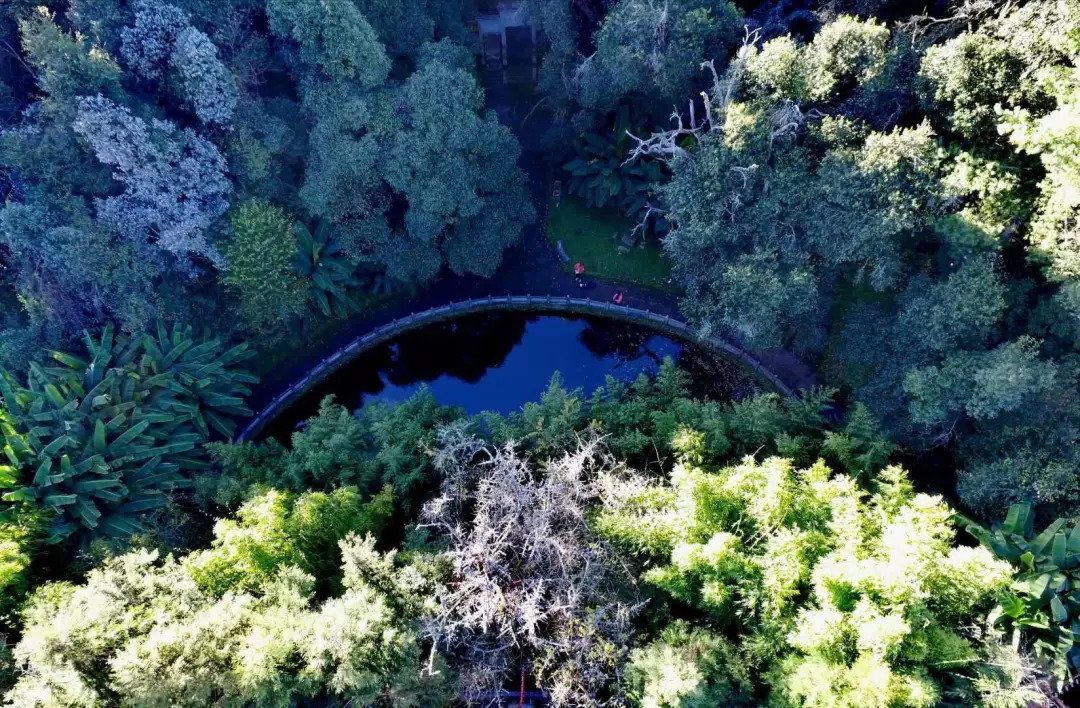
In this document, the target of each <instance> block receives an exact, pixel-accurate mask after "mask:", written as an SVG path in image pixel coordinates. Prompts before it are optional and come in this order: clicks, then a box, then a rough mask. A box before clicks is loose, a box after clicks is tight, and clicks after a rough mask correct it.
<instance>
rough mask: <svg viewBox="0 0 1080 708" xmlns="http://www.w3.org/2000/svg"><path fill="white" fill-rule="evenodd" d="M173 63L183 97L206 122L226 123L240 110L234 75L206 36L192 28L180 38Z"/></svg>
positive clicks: (174, 49) (175, 47) (173, 56)
mask: <svg viewBox="0 0 1080 708" xmlns="http://www.w3.org/2000/svg"><path fill="white" fill-rule="evenodd" d="M170 61H171V64H172V66H173V70H174V71H175V72H176V76H177V83H178V84H179V89H180V95H181V96H182V97H183V98H184V100H185V101H186V102H187V103H189V104H190V105H191V108H192V110H193V111H194V112H195V115H197V116H198V117H199V119H200V120H202V121H203V122H204V123H219V124H225V123H228V122H229V121H231V120H232V117H233V112H234V111H235V110H236V102H237V91H236V83H235V82H234V81H233V77H232V74H230V73H229V70H228V69H227V68H226V67H225V65H224V64H222V63H221V60H220V59H218V53H217V47H215V46H214V43H213V42H211V41H210V38H209V37H207V36H206V35H205V34H203V33H202V32H200V31H199V30H197V29H195V28H194V27H188V28H187V29H185V30H184V31H183V32H181V33H180V36H179V37H177V39H176V45H175V46H174V47H173V51H172V57H171V60H170Z"/></svg>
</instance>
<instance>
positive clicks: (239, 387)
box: [0, 325, 258, 542]
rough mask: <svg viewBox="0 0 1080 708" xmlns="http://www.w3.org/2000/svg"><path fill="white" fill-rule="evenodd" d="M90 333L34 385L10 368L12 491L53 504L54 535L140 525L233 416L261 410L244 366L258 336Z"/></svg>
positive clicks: (2, 423) (7, 474)
mask: <svg viewBox="0 0 1080 708" xmlns="http://www.w3.org/2000/svg"><path fill="white" fill-rule="evenodd" d="M84 341H85V345H86V350H87V354H88V356H87V357H86V358H81V357H78V356H73V355H71V354H67V353H64V352H54V353H52V355H51V358H52V360H53V361H52V362H49V363H46V364H44V365H42V364H38V363H34V364H31V366H30V370H29V372H28V376H27V379H26V382H25V384H22V383H20V382H17V381H16V380H15V379H14V377H12V376H11V375H10V374H8V373H7V372H4V374H3V376H0V395H2V397H3V408H2V409H0V432H2V434H3V438H4V447H3V452H4V456H5V457H6V458H7V462H9V463H10V464H9V465H4V466H0V487H8V488H9V489H10V491H8V492H7V493H6V494H4V496H3V499H4V501H7V502H11V503H28V504H34V505H36V506H39V507H43V508H45V509H47V510H49V511H50V512H51V513H52V515H53V517H54V520H53V523H52V527H51V528H50V533H49V540H50V541H51V542H58V541H61V540H63V539H65V538H67V537H69V536H71V535H72V534H75V533H77V532H83V531H85V532H89V533H104V534H107V535H112V536H122V535H127V534H131V533H134V532H136V531H138V530H139V529H140V528H141V527H140V526H139V522H138V517H139V515H140V514H143V513H145V512H147V511H150V510H153V509H155V508H157V507H159V506H161V505H162V504H164V503H165V501H166V499H167V494H168V493H169V492H171V491H172V490H175V489H178V488H181V487H184V486H187V485H188V484H189V479H188V475H189V474H190V472H191V471H192V470H198V469H203V468H205V467H207V463H206V461H205V460H204V459H203V457H204V454H203V451H202V443H203V442H205V441H206V440H208V439H209V438H210V437H211V436H212V435H217V436H220V437H224V438H230V437H232V435H233V432H234V430H235V423H234V422H233V419H234V418H237V417H244V416H248V415H251V411H250V409H249V408H248V407H247V406H246V405H245V403H244V396H245V395H247V394H249V393H250V390H249V389H248V387H247V385H248V384H251V383H255V382H257V381H258V378H257V377H255V376H253V375H251V374H250V373H248V372H246V371H244V370H242V369H240V368H238V367H237V365H238V364H240V363H241V362H243V361H245V360H246V359H249V358H250V357H251V356H253V353H252V352H250V351H249V350H248V348H247V345H246V344H241V345H239V346H235V347H232V348H227V347H226V346H225V344H224V343H223V342H221V341H220V340H218V339H211V338H202V339H196V338H194V337H193V336H192V333H191V328H190V327H180V326H174V327H173V328H172V329H171V330H169V329H167V328H166V327H165V326H164V325H159V326H158V328H157V331H156V332H155V333H154V334H140V335H136V336H114V332H113V329H112V327H111V326H109V327H106V328H105V329H104V330H103V331H102V333H101V336H100V337H98V338H96V339H95V338H94V337H93V336H91V335H90V334H87V335H86V336H85V339H84ZM54 362H55V364H54ZM20 480H24V483H23V484H22V485H19V481H20Z"/></svg>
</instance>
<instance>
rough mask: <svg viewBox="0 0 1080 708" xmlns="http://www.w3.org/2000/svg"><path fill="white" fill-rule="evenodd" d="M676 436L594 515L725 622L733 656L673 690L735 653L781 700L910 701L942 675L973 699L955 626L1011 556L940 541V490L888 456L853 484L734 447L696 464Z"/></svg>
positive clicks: (737, 665) (946, 538) (984, 603)
mask: <svg viewBox="0 0 1080 708" xmlns="http://www.w3.org/2000/svg"><path fill="white" fill-rule="evenodd" d="M679 450H680V464H678V465H677V466H676V468H675V469H674V470H673V471H672V473H671V477H670V481H669V482H664V483H657V482H655V481H648V482H646V481H644V480H642V481H630V482H623V483H622V486H619V485H615V486H614V487H613V490H614V491H613V494H612V495H611V496H610V497H609V498H608V499H607V500H606V502H605V505H604V508H603V509H602V510H601V511H600V513H599V515H598V518H597V525H598V529H599V530H600V531H601V533H602V534H603V535H605V536H607V537H609V538H611V539H612V540H613V541H614V542H616V543H618V544H621V545H623V546H625V547H626V548H628V549H633V550H634V551H635V552H637V553H639V554H642V555H643V556H645V557H647V558H648V559H650V560H651V562H649V563H646V565H645V567H646V568H647V570H645V572H644V574H643V575H642V579H643V580H644V581H645V582H647V583H650V584H653V585H655V586H657V587H658V588H660V589H662V590H663V591H664V592H665V593H666V594H667V595H669V596H670V597H671V598H672V600H674V601H677V602H678V603H681V604H684V605H689V606H692V607H696V608H699V609H700V610H701V611H703V612H705V613H707V614H708V615H710V616H711V617H712V618H713V621H714V622H715V623H716V624H717V625H718V626H720V627H724V628H726V630H727V632H728V634H729V636H731V635H732V633H733V634H734V636H736V637H738V646H739V649H738V650H737V654H736V655H738V656H740V660H738V661H735V662H732V663H731V664H726V665H721V666H715V665H714V666H715V668H714V669H713V672H714V673H713V674H712V676H711V677H709V675H708V674H706V675H702V674H700V673H699V674H697V676H693V675H691V680H689V681H686V680H685V679H684V681H686V683H685V684H684V686H685V688H682V690H683V691H684V692H685V694H688V695H687V697H688V698H689V697H690V696H692V695H693V693H692V692H693V691H695V690H697V691H704V690H708V689H709V688H712V689H713V690H717V689H719V690H726V691H727V692H728V693H729V694H730V692H731V691H732V689H733V688H735V687H736V686H738V682H739V680H740V677H741V676H742V677H745V674H740V672H742V671H745V668H741V666H743V664H742V662H746V663H747V664H749V665H750V666H753V667H755V669H756V671H755V675H756V676H759V677H761V678H762V679H764V680H765V681H766V682H767V683H768V684H769V686H770V688H771V694H772V696H773V697H774V700H775V701H777V702H778V703H779V704H781V705H787V704H792V705H804V704H806V703H807V702H812V703H815V704H822V705H881V706H885V705H911V706H923V705H932V704H934V703H936V702H937V701H939V700H941V699H942V698H943V697H944V691H945V690H946V689H947V690H949V691H959V692H960V693H961V695H964V696H966V700H967V701H968V702H970V703H972V704H975V703H980V702H981V697H980V695H979V694H980V692H981V688H980V686H979V685H977V684H975V683H974V682H972V681H971V680H970V679H969V677H970V676H971V675H972V671H973V670H974V669H975V667H978V666H979V665H980V664H985V663H986V662H987V660H988V657H987V656H986V655H985V654H980V651H979V644H978V642H975V641H973V638H972V637H971V635H968V636H964V634H965V632H966V627H967V626H968V623H969V622H970V621H971V620H972V619H976V620H978V619H979V618H980V613H985V612H986V611H987V610H988V609H989V608H990V607H991V605H992V604H993V602H994V599H995V597H996V593H997V592H998V590H1000V589H1001V588H1003V587H1004V586H1005V585H1006V584H1007V583H1008V581H1009V578H1010V570H1009V568H1008V566H1006V565H1004V564H1003V563H1001V562H1000V561H997V560H995V559H994V558H993V556H992V555H991V554H990V553H989V552H987V551H985V550H984V549H981V548H980V549H972V548H968V547H958V548H952V547H950V546H951V543H952V541H953V537H954V533H955V532H954V531H953V529H952V527H951V524H950V517H951V512H950V510H949V509H948V507H947V506H946V505H945V504H944V502H943V501H942V500H941V499H940V498H935V497H929V496H927V495H922V494H915V492H914V490H913V488H912V485H911V483H910V482H909V481H908V479H907V476H906V473H904V472H903V471H902V470H900V469H899V468H889V469H887V470H885V471H884V472H883V473H882V475H881V476H880V478H879V479H878V481H877V486H876V491H875V493H874V494H873V495H872V496H870V497H869V498H868V499H867V498H865V495H864V494H863V492H862V491H861V490H860V489H859V488H858V486H857V485H856V483H855V482H854V481H853V480H852V479H850V478H847V477H842V476H841V477H834V476H832V475H831V474H830V471H829V469H828V468H827V467H825V466H824V464H821V463H819V464H817V465H815V466H814V467H811V468H809V469H806V470H799V471H796V470H795V469H794V468H793V467H792V465H791V464H790V463H789V462H787V461H784V460H781V459H777V458H773V459H769V460H766V461H764V462H760V463H759V462H756V461H754V460H752V459H747V460H746V461H744V462H743V463H742V464H741V465H738V466H736V467H732V468H727V469H722V470H717V471H715V472H712V471H706V470H705V469H703V468H701V467H700V464H701V459H702V453H703V452H704V448H703V446H702V441H701V437H700V436H699V435H697V434H695V433H692V432H689V431H687V432H684V433H682V434H681V435H680V442H679ZM981 616H985V614H983V615H981ZM698 641H701V639H699V640H698ZM650 651H656V649H655V648H653V649H650ZM669 651H670V650H669ZM713 651H719V652H722V653H727V654H732V653H736V652H735V650H733V649H732V648H725V647H724V646H723V645H720V646H719V647H717V648H716V649H714V650H713ZM722 655H723V654H722ZM668 656H670V657H672V658H671V659H669V660H668V661H673V660H674V656H677V655H673V654H668ZM703 658H704V657H703ZM683 661H685V659H683ZM714 661H715V659H714ZM670 665H671V666H675V664H674V663H672V664H670ZM684 666H685V664H684ZM945 666H948V667H949V668H948V669H945V670H944V671H943V670H942V669H943V667H945ZM682 671H686V669H685V668H684V669H682ZM693 679H696V681H695V680H693ZM707 679H711V681H712V682H713V685H712V686H711V687H710V686H709V683H707V682H706V680H707ZM733 684H734V685H733ZM996 688H997V689H1000V688H1001V687H996ZM654 690H655V689H654ZM669 690H671V689H669ZM1000 692H1001V691H1000V690H995V692H994V693H991V694H990V696H987V699H989V698H990V697H991V696H992V695H994V694H995V693H1000ZM1020 695H1027V696H1030V695H1031V693H1030V692H1027V693H1026V694H1024V693H1021V694H1020ZM668 700H671V699H668ZM728 700H732V701H738V695H737V694H735V695H729V698H728ZM670 704H675V703H674V701H671V703H670Z"/></svg>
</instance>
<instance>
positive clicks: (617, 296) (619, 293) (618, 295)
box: [611, 290, 623, 305]
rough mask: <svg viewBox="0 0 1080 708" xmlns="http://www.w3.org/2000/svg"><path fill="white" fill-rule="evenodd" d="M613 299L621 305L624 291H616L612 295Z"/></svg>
mask: <svg viewBox="0 0 1080 708" xmlns="http://www.w3.org/2000/svg"><path fill="white" fill-rule="evenodd" d="M611 299H612V301H614V303H615V304H616V305H621V304H622V301H623V294H622V291H621V290H617V291H615V294H614V295H612V296H611Z"/></svg>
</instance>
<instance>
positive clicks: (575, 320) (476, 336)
mask: <svg viewBox="0 0 1080 708" xmlns="http://www.w3.org/2000/svg"><path fill="white" fill-rule="evenodd" d="M666 357H671V358H672V359H674V360H675V361H676V363H677V364H679V366H680V367H682V368H684V369H686V370H687V371H688V372H689V373H690V374H691V378H692V382H693V384H692V391H693V393H694V394H695V395H697V396H704V397H708V398H711V399H714V400H730V399H732V398H740V397H742V396H743V395H746V394H747V393H750V392H753V391H754V390H756V389H755V387H754V384H753V383H752V382H751V381H750V380H749V379H748V378H747V376H746V375H745V372H744V371H742V370H741V369H740V367H739V366H738V365H736V364H734V363H733V362H731V361H729V360H726V359H723V358H720V357H718V356H717V355H715V354H714V353H712V352H710V351H708V350H706V349H703V348H700V347H697V346H695V345H693V344H690V343H685V342H679V341H676V340H674V339H672V338H670V337H667V336H665V335H662V334H658V333H656V332H655V331H653V330H650V329H648V328H645V327H641V326H638V325H633V324H628V323H624V322H617V321H614V320H607V319H602V318H594V317H565V316H555V315H530V314H526V313H516V312H504V313H489V314H482V315H470V316H466V317H461V318H458V319H455V320H452V321H449V322H444V323H440V324H435V325H431V326H428V327H425V328H423V329H420V330H417V331H415V332H410V333H407V334H404V335H402V336H401V337H398V338H397V339H395V340H393V341H391V342H388V343H386V344H383V345H380V346H378V347H376V348H374V349H372V350H371V351H369V352H366V353H364V354H361V355H360V356H358V357H356V358H355V359H353V360H352V361H351V362H349V363H348V364H346V365H345V366H343V367H342V368H340V369H338V370H337V371H336V372H334V373H333V374H331V376H330V377H329V378H327V379H326V380H324V381H322V382H321V383H319V384H317V385H316V386H314V387H313V388H312V389H311V390H310V391H308V392H307V393H306V394H305V395H303V396H302V397H301V398H299V399H298V400H297V402H296V403H294V404H293V405H292V406H291V407H289V408H288V409H287V410H285V411H284V412H283V413H282V414H281V415H280V416H278V418H277V419H276V420H275V421H274V422H273V423H272V424H271V425H270V426H269V428H268V429H267V435H272V436H273V437H276V438H278V439H279V440H282V441H283V442H285V441H287V440H288V438H289V436H290V434H291V432H292V431H293V430H295V429H296V427H297V425H299V424H300V423H302V421H304V420H306V419H307V418H309V417H310V416H312V415H314V414H315V412H316V411H317V410H318V407H319V402H320V401H321V400H322V399H323V398H324V397H326V396H328V395H331V394H332V395H334V396H335V397H336V399H337V401H338V402H339V403H341V404H342V405H344V406H346V407H347V408H349V409H356V408H359V407H361V406H363V405H365V404H367V403H371V402H372V401H382V402H385V403H390V404H393V403H400V402H402V401H404V400H406V399H407V398H409V397H410V396H411V395H413V394H414V393H416V391H417V390H419V389H420V387H421V386H424V385H426V386H428V388H429V389H430V390H431V392H432V393H433V394H434V396H435V398H436V399H437V400H438V401H439V402H440V403H442V404H444V405H453V406H460V407H462V408H464V409H465V410H466V411H467V412H468V413H480V412H482V411H496V412H499V413H504V414H505V413H510V412H512V411H515V410H518V409H519V408H520V407H521V406H522V405H523V404H524V403H526V402H528V401H534V400H537V399H539V397H540V395H541V394H542V393H543V391H544V390H545V389H546V388H547V386H548V383H549V381H550V380H551V376H552V374H553V373H554V372H556V371H558V372H560V374H561V375H562V379H563V385H564V386H565V387H566V388H568V389H574V388H581V389H583V391H584V392H585V394H586V395H588V394H590V393H592V392H593V391H594V390H596V389H597V388H599V387H600V386H603V385H604V381H605V378H606V377H607V376H608V375H611V376H613V377H615V378H617V379H619V380H622V381H627V382H629V381H632V380H633V379H634V378H636V377H637V376H638V375H640V374H655V373H656V372H657V371H658V370H659V368H660V365H661V363H662V362H663V360H664V358H666Z"/></svg>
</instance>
